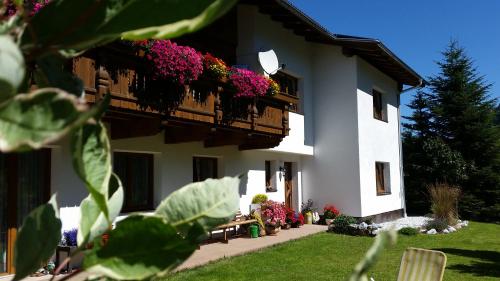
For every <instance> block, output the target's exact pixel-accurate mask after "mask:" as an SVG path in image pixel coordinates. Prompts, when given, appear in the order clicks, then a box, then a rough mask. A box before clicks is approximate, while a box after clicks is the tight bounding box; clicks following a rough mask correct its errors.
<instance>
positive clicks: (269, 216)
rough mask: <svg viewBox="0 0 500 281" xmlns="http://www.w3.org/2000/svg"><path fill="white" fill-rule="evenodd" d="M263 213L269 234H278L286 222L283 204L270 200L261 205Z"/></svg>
mask: <svg viewBox="0 0 500 281" xmlns="http://www.w3.org/2000/svg"><path fill="white" fill-rule="evenodd" d="M260 210H261V215H262V218H263V221H264V224H265V226H266V233H267V234H268V235H276V234H277V233H278V232H279V231H280V227H281V225H283V224H284V223H285V219H286V215H285V210H284V209H283V204H282V203H279V202H275V201H272V200H268V201H266V202H264V203H263V204H262V205H261V209H260Z"/></svg>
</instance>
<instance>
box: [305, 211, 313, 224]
mask: <svg viewBox="0 0 500 281" xmlns="http://www.w3.org/2000/svg"><path fill="white" fill-rule="evenodd" d="M305 217H306V224H312V223H313V214H312V213H311V212H307V213H306V215H305Z"/></svg>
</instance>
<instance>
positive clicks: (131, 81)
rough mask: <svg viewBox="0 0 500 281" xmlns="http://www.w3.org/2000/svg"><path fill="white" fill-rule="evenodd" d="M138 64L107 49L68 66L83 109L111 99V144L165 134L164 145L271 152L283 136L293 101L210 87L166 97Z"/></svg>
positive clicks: (132, 56)
mask: <svg viewBox="0 0 500 281" xmlns="http://www.w3.org/2000/svg"><path fill="white" fill-rule="evenodd" d="M141 62H142V60H140V59H139V57H138V56H136V55H135V54H134V53H132V52H130V51H127V50H123V49H120V48H113V47H105V48H100V49H95V50H93V51H92V52H89V53H87V54H85V55H83V56H81V57H78V58H76V59H74V60H73V71H74V73H75V74H76V75H77V76H78V77H80V78H81V79H82V80H83V82H84V86H85V92H86V100H87V101H88V102H89V103H95V102H97V101H99V100H100V99H102V98H103V96H104V95H105V94H107V93H110V94H111V103H110V108H109V110H108V113H107V115H106V119H107V120H108V121H109V123H110V124H111V136H112V138H126V137H137V136H148V135H155V134H157V133H159V132H161V130H165V142H166V143H178V142H185V141H205V145H206V146H217V145H239V147H240V149H252V148H268V147H273V146H276V145H278V144H279V142H280V141H281V140H282V138H283V137H285V136H286V135H288V131H289V127H288V113H289V108H290V106H293V104H294V103H295V104H296V102H297V101H296V100H293V101H292V100H290V97H288V96H286V95H283V94H278V95H277V96H275V97H259V98H253V99H235V98H232V96H230V94H229V93H227V92H224V88H223V87H222V86H221V84H214V83H212V87H208V88H207V87H204V88H203V87H202V88H203V89H204V90H199V89H198V87H196V85H194V86H191V87H188V86H186V87H185V88H183V89H181V90H180V91H179V90H177V91H170V90H169V87H167V86H165V87H164V86H163V85H161V84H160V85H154V83H153V82H151V81H152V80H151V79H149V77H147V75H146V74H145V73H147V72H145V71H144V67H145V66H144V65H143V64H141ZM200 83H203V82H200ZM162 92H164V93H163V94H160V95H159V93H162ZM159 99H161V102H160V100H159Z"/></svg>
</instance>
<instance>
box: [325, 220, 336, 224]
mask: <svg viewBox="0 0 500 281" xmlns="http://www.w3.org/2000/svg"><path fill="white" fill-rule="evenodd" d="M333 220H334V219H325V222H326V225H330V224H332V222H333Z"/></svg>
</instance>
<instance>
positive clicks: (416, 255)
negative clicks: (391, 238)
mask: <svg viewBox="0 0 500 281" xmlns="http://www.w3.org/2000/svg"><path fill="white" fill-rule="evenodd" d="M445 266H446V255H445V254H444V253H443V252H440V251H432V250H426V249H417V248H408V249H406V251H405V253H404V254H403V258H402V259H401V265H400V266H399V274H398V281H441V280H443V274H444V268H445Z"/></svg>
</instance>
